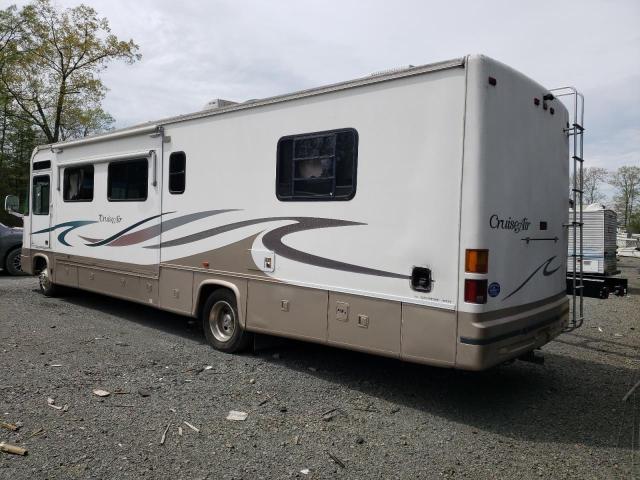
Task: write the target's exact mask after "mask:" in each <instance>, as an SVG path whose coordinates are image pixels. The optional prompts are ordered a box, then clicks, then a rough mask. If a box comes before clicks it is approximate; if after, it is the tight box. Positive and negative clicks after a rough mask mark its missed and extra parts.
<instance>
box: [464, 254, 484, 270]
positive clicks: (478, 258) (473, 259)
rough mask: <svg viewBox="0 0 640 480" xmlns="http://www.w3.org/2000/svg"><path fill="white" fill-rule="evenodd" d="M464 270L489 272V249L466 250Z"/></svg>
mask: <svg viewBox="0 0 640 480" xmlns="http://www.w3.org/2000/svg"><path fill="white" fill-rule="evenodd" d="M464 271H465V272H467V273H487V272H488V271H489V250H466V251H465V258H464Z"/></svg>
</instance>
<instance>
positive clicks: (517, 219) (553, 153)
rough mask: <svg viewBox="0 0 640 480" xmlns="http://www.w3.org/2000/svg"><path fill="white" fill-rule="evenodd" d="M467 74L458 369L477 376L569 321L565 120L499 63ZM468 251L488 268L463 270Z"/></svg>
mask: <svg viewBox="0 0 640 480" xmlns="http://www.w3.org/2000/svg"><path fill="white" fill-rule="evenodd" d="M468 69H469V81H468V97H467V98H468V101H467V102H468V103H467V105H468V110H467V122H466V137H465V159H464V166H463V172H464V173H463V188H462V222H461V225H462V229H461V243H460V258H461V263H460V271H459V273H460V279H461V280H460V294H459V297H458V301H459V305H460V308H459V310H460V313H459V317H458V325H459V330H458V337H459V338H458V343H459V346H458V358H457V364H458V365H459V366H471V367H470V368H483V367H484V366H487V365H489V364H494V363H498V362H500V361H502V360H504V359H507V358H511V357H513V356H516V355H517V354H518V352H521V353H524V352H526V351H528V350H531V349H532V348H533V347H535V346H539V345H542V344H544V343H546V342H547V341H549V339H550V338H552V337H553V336H555V335H557V334H558V333H559V331H560V330H561V328H562V324H563V322H564V321H566V315H567V312H568V305H567V299H566V297H565V296H564V293H563V292H564V290H565V272H566V255H567V240H566V238H567V236H566V230H565V227H564V224H565V223H566V222H567V204H568V191H567V185H568V184H569V174H568V161H567V159H568V140H567V135H566V132H565V128H566V125H567V121H568V115H567V111H566V109H565V107H564V106H563V105H562V103H561V102H560V101H559V100H557V99H545V98H544V95H545V94H547V93H549V92H548V90H546V89H545V88H543V87H542V86H540V85H538V84H537V83H535V82H533V81H531V80H530V79H528V78H526V77H525V76H523V75H521V74H520V73H518V72H515V71H514V70H512V69H511V68H509V67H507V66H505V65H503V64H500V63H499V62H495V61H493V60H490V59H487V58H486V57H471V58H470V59H469V61H468ZM468 249H485V250H487V251H488V270H486V271H479V270H477V269H476V270H475V271H474V268H469V267H468V265H465V263H466V262H465V255H466V251H467V250H468ZM466 288H468V289H469V290H471V289H472V288H477V292H476V295H477V297H476V296H473V294H471V295H469V294H470V291H467V295H468V296H469V297H473V298H465V289H466ZM471 292H473V290H471ZM498 352H500V354H498ZM484 353H486V357H484V358H483V355H484Z"/></svg>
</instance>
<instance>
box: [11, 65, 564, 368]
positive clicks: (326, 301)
mask: <svg viewBox="0 0 640 480" xmlns="http://www.w3.org/2000/svg"><path fill="white" fill-rule="evenodd" d="M213 106H214V107H217V108H208V109H206V110H203V111H200V112H196V113H193V114H189V115H183V116H179V117H174V118H168V119H165V120H162V121H158V122H153V123H147V124H143V125H140V126H136V127H131V128H127V129H123V130H119V131H114V132H109V133H106V134H103V135H99V136H95V137H89V138H85V139H81V140H75V141H68V142H62V143H57V144H54V145H45V146H42V147H39V148H38V149H36V151H35V152H34V155H33V159H32V170H31V189H32V190H31V205H30V208H29V213H28V215H27V216H25V228H24V249H23V255H22V265H23V269H24V270H25V271H27V272H29V273H36V274H39V276H40V285H41V289H42V291H43V292H44V293H45V294H46V295H51V294H53V293H54V291H55V287H57V286H70V287H75V288H80V289H85V290H90V291H94V292H99V293H102V294H105V295H109V296H113V297H118V298H123V299H128V300H132V301H136V302H141V303H144V304H147V305H150V306H153V307H157V308H160V309H163V310H168V311H171V312H178V313H182V314H184V315H190V316H193V317H199V318H200V319H202V322H203V326H204V330H205V334H206V337H207V339H208V340H209V341H210V343H211V344H212V345H213V346H214V347H216V348H218V349H220V350H223V351H227V352H232V351H236V350H239V349H241V348H243V347H246V346H247V344H248V341H249V338H250V335H251V333H252V332H259V333H268V334H272V335H279V336H285V337H292V338H297V339H303V340H308V341H311V342H318V343H324V344H328V345H333V346H338V347H344V348H349V349H356V350H362V351H366V352H371V353H375V354H380V355H386V356H391V357H397V358H400V359H403V360H407V361H412V362H420V363H425V364H431V365H439V366H444V367H454V368H461V369H471V370H479V369H485V368H488V367H490V366H492V365H495V364H498V363H501V362H504V361H506V360H510V359H512V358H515V357H519V356H522V355H524V354H526V353H528V352H531V351H532V350H533V349H534V348H538V347H540V346H541V345H544V344H545V343H547V342H549V341H550V340H551V339H553V338H554V337H555V336H556V335H558V334H559V333H560V332H561V331H562V330H563V328H564V327H565V326H566V325H567V322H568V316H569V301H568V299H567V296H566V294H565V275H566V265H567V234H566V226H567V225H566V223H567V205H568V197H567V185H568V182H569V161H568V158H569V142H568V133H567V132H568V130H570V128H569V125H570V124H569V121H570V118H569V114H568V111H567V109H566V108H565V107H564V106H563V104H562V103H561V102H560V101H559V100H558V99H557V98H555V97H554V95H552V94H551V93H550V92H549V90H548V89H546V88H545V87H543V86H541V85H540V84H538V83H536V82H534V81H533V80H531V79H529V78H527V77H526V76H524V75H522V74H520V73H518V72H516V71H514V70H513V69H511V68H509V67H507V66H505V65H503V64H501V63H499V62H497V61H494V60H491V59H489V58H487V57H484V56H467V57H464V58H460V59H455V60H451V61H446V62H441V63H434V64H430V65H425V66H419V67H410V68H406V69H402V70H397V71H391V72H387V73H384V74H379V75H372V76H368V77H364V78H360V79H356V80H353V81H348V82H344V83H339V84H334V85H329V86H325V87H320V88H314V89H311V90H305V91H301V92H297V93H293V94H290V95H283V96H278V97H273V98H267V99H261V100H253V101H249V102H246V103H239V104H230V103H228V102H227V103H225V102H215V103H214V105H213Z"/></svg>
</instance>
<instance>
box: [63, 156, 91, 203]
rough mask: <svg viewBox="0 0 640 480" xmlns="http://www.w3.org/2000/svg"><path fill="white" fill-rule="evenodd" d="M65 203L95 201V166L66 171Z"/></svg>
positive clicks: (66, 169) (84, 166)
mask: <svg viewBox="0 0 640 480" xmlns="http://www.w3.org/2000/svg"><path fill="white" fill-rule="evenodd" d="M63 199H64V201H65V202H90V201H91V200H93V165H83V166H81V167H72V168H65V169H64V191H63Z"/></svg>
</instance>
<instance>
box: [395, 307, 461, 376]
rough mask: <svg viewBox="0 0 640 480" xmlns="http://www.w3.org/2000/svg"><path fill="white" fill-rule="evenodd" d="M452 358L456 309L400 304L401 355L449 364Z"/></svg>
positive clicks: (452, 360)
mask: <svg viewBox="0 0 640 480" xmlns="http://www.w3.org/2000/svg"><path fill="white" fill-rule="evenodd" d="M455 358H456V312H455V311H454V310H442V309H437V308H429V307H422V306H420V305H410V304H406V303H403V304H402V359H403V360H407V361H410V362H418V363H426V364H429V365H438V366H442V367H453V366H454V363H455Z"/></svg>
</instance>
